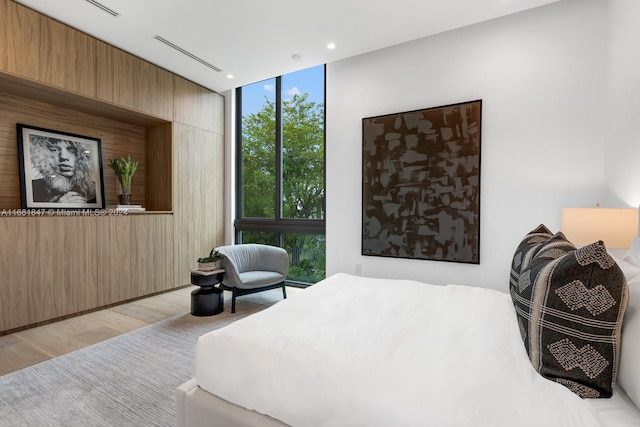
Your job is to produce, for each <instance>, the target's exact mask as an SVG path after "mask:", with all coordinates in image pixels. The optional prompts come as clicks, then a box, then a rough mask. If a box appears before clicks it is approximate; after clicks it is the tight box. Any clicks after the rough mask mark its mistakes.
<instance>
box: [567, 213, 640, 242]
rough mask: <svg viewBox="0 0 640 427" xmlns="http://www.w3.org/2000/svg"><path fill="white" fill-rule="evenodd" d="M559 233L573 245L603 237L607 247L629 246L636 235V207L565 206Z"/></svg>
mask: <svg viewBox="0 0 640 427" xmlns="http://www.w3.org/2000/svg"><path fill="white" fill-rule="evenodd" d="M562 232H563V233H564V235H565V236H566V237H567V239H569V241H571V242H572V243H573V244H574V245H576V246H585V245H588V244H591V243H593V242H596V241H598V240H602V241H603V242H604V244H605V246H606V247H607V249H623V248H629V247H630V246H631V241H632V240H633V238H634V237H635V236H636V235H637V234H638V209H635V208H621V209H617V208H616V209H611V208H606V209H605V208H601V207H598V205H596V207H595V208H564V209H562Z"/></svg>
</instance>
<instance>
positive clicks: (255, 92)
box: [240, 79, 276, 218]
mask: <svg viewBox="0 0 640 427" xmlns="http://www.w3.org/2000/svg"><path fill="white" fill-rule="evenodd" d="M275 87H276V81H275V79H269V80H265V81H262V82H258V83H254V84H251V85H247V86H243V88H242V100H241V102H242V104H241V105H242V212H240V216H241V217H244V218H274V217H275V203H276V202H275V192H276V187H275V170H276V169H275V167H276V149H275V147H276V104H275V99H276V93H275Z"/></svg>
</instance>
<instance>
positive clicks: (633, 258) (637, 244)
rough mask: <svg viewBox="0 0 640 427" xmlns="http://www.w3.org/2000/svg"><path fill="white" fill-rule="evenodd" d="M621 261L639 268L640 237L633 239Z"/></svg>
mask: <svg viewBox="0 0 640 427" xmlns="http://www.w3.org/2000/svg"><path fill="white" fill-rule="evenodd" d="M622 259H623V260H624V261H626V262H628V263H629V264H631V265H633V266H636V267H640V236H636V237H634V238H633V241H632V242H631V247H630V248H629V250H628V251H627V253H626V254H625V256H624V258H622ZM628 279H629V278H628V277H627V280H628Z"/></svg>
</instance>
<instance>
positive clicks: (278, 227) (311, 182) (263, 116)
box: [235, 65, 325, 285]
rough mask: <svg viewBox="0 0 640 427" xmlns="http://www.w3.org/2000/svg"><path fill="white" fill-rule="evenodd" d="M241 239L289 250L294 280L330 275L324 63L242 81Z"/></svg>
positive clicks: (237, 222)
mask: <svg viewBox="0 0 640 427" xmlns="http://www.w3.org/2000/svg"><path fill="white" fill-rule="evenodd" d="M236 95H237V96H236V100H237V108H238V111H237V115H236V117H237V118H238V119H237V120H238V122H237V127H238V129H237V130H238V131H237V132H236V135H237V136H238V138H237V144H238V149H237V151H236V152H237V153H238V159H237V162H238V163H237V165H238V167H237V171H238V177H237V181H236V182H237V188H236V192H237V195H238V197H237V206H236V212H237V218H236V220H235V231H236V241H237V242H238V243H265V244H269V245H275V246H280V247H283V248H285V249H286V250H287V252H288V253H289V265H290V267H289V276H288V278H287V280H288V281H289V282H292V283H298V284H301V285H304V284H311V283H315V282H317V281H319V280H322V279H324V277H325V203H324V196H325V154H324V146H325V130H324V117H325V114H324V105H325V67H324V65H321V66H317V67H313V68H308V69H305V70H301V71H296V72H294V73H290V74H286V75H283V76H279V77H276V78H273V79H269V80H264V81H261V82H258V83H254V84H251V85H247V86H243V87H240V88H238V89H237V93H236Z"/></svg>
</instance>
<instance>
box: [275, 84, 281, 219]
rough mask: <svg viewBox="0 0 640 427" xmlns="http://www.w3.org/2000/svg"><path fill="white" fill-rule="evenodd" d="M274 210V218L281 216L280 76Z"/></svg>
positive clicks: (277, 98) (277, 101) (277, 93)
mask: <svg viewBox="0 0 640 427" xmlns="http://www.w3.org/2000/svg"><path fill="white" fill-rule="evenodd" d="M275 138H276V153H275V155H276V156H275V157H276V176H275V183H276V194H275V197H276V212H275V218H276V219H281V218H282V77H281V76H278V77H276V135H275Z"/></svg>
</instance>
